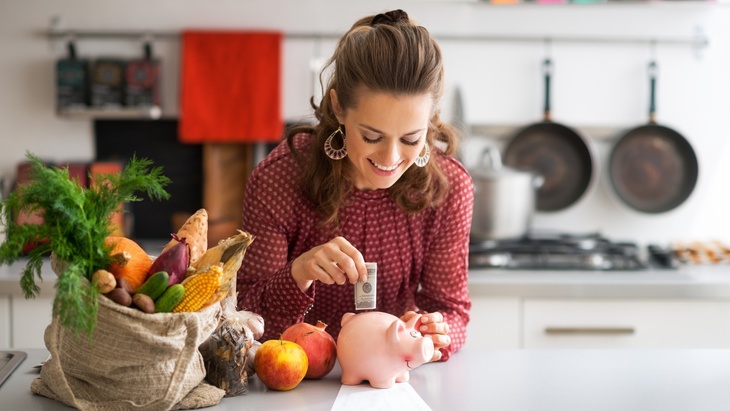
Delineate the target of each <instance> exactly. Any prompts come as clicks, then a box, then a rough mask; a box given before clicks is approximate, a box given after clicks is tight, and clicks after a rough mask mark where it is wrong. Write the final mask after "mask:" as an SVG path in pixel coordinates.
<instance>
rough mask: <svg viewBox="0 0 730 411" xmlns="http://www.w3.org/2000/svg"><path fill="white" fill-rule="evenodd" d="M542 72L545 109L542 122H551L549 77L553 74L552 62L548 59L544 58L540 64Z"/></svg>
mask: <svg viewBox="0 0 730 411" xmlns="http://www.w3.org/2000/svg"><path fill="white" fill-rule="evenodd" d="M542 71H543V75H544V76H545V109H544V111H543V120H544V121H546V122H547V121H551V119H552V118H551V117H552V116H551V114H550V77H551V76H552V74H553V62H552V60H550V58H546V59H545V60H544V61H543V63H542Z"/></svg>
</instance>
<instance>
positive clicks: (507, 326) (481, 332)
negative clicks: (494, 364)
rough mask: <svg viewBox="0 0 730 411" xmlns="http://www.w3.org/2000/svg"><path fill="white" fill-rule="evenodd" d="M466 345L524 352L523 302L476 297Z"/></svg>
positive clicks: (513, 299) (467, 330) (511, 299)
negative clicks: (521, 335) (521, 319)
mask: <svg viewBox="0 0 730 411" xmlns="http://www.w3.org/2000/svg"><path fill="white" fill-rule="evenodd" d="M471 303H472V306H471V312H470V320H469V325H468V326H467V329H466V345H465V347H469V348H520V328H521V327H520V306H521V303H520V299H519V298H484V297H479V298H475V297H472V302H471Z"/></svg>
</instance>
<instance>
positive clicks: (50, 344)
mask: <svg viewBox="0 0 730 411" xmlns="http://www.w3.org/2000/svg"><path fill="white" fill-rule="evenodd" d="M220 317H221V306H220V304H214V305H212V306H210V307H208V308H206V309H204V310H202V311H200V312H194V313H175V314H173V313H165V314H145V313H143V312H141V311H139V310H136V309H133V308H128V307H123V306H121V305H119V304H116V303H115V302H113V301H111V300H109V299H108V298H106V297H104V296H100V297H99V314H98V318H97V325H96V328H95V329H94V332H93V335H92V338H91V339H88V338H87V337H86V335H85V334H82V335H79V336H75V335H73V332H72V331H70V330H68V329H66V328H64V327H61V326H60V324H59V323H58V321H57V319H56V318H54V319H53V321H52V322H51V324H50V325H49V326H48V327H47V328H46V331H45V338H44V339H45V343H46V347H47V348H48V350H49V351H50V353H51V358H50V360H49V361H47V362H46V363H45V364H44V365H43V367H42V368H41V373H40V377H39V378H36V380H35V381H33V383H32V385H31V391H33V392H34V393H36V394H39V395H43V396H46V397H49V398H53V399H56V400H58V401H61V402H63V403H64V404H66V405H69V406H71V407H75V408H78V409H80V410H93V411H97V410H98V411H102V410H103V411H107V410H120V411H121V410H149V411H161V410H171V409H183V408H185V409H187V408H200V407H207V406H211V405H215V404H217V403H218V402H220V400H221V398H222V397H223V395H224V393H225V392H224V391H223V390H221V389H218V388H216V387H213V386H211V385H208V384H206V383H203V379H204V378H205V367H204V364H203V358H202V356H201V355H200V353H199V351H198V346H199V345H200V344H201V343H202V342H203V341H205V340H206V339H207V338H208V337H209V336H210V335H211V333H212V332H213V330H215V328H216V326H217V325H218V322H219V320H220ZM201 383H202V384H201ZM188 394H189V397H188V398H186V396H188ZM183 400H185V401H183Z"/></svg>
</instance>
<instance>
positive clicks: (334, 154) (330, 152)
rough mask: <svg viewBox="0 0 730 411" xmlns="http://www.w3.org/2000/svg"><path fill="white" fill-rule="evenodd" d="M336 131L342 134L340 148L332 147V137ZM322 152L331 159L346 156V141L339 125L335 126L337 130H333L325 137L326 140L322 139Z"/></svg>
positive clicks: (339, 158)
mask: <svg viewBox="0 0 730 411" xmlns="http://www.w3.org/2000/svg"><path fill="white" fill-rule="evenodd" d="M338 133H339V134H341V135H342V148H340V149H335V148H334V147H332V139H333V138H334V137H335V135H337V134H338ZM324 153H325V154H327V157H329V158H331V159H333V160H342V159H343V158H345V156H347V141H346V140H345V133H344V132H343V131H342V126H341V125H340V126H339V127H337V130H335V131H333V132H332V134H330V136H329V137H327V140H325V141H324Z"/></svg>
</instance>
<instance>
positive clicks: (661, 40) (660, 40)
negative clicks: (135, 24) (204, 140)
mask: <svg viewBox="0 0 730 411" xmlns="http://www.w3.org/2000/svg"><path fill="white" fill-rule="evenodd" d="M45 36H46V37H47V38H48V40H49V41H64V40H65V41H68V40H70V39H75V40H85V39H101V40H139V39H150V40H169V41H177V40H179V39H180V32H174V31H128V30H70V29H68V30H49V31H47V32H45ZM284 36H285V38H287V39H295V40H337V39H339V38H340V36H342V33H308V32H300V33H296V32H291V33H285V34H284ZM434 37H435V38H436V39H437V40H439V41H454V42H462V41H463V42H519V43H535V42H543V43H544V42H551V43H591V44H617V43H618V44H640V45H641V44H649V45H660V44H664V45H677V46H690V47H693V48H694V49H695V50H696V51H699V50H701V49H702V48H704V47H707V46H708V44H709V40H708V39H707V37H705V35H704V34H703V33H702V32H699V31H698V32H697V33H696V34H695V35H694V36H692V37H620V36H615V37H614V36H605V37H599V36H565V35H559V36H550V35H544V36H538V35H529V36H528V35H526V36H519V35H491V34H485V35H482V34H441V35H439V34H434Z"/></svg>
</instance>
